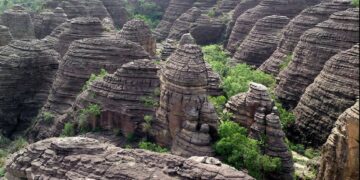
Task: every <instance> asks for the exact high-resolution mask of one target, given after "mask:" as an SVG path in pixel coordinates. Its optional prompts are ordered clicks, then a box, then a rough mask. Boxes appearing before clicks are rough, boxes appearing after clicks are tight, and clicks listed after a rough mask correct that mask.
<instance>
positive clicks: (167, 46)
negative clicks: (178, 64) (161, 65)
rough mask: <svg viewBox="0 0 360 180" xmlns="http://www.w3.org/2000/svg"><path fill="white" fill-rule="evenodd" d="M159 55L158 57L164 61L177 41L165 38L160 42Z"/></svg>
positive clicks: (174, 47)
mask: <svg viewBox="0 0 360 180" xmlns="http://www.w3.org/2000/svg"><path fill="white" fill-rule="evenodd" d="M162 46H163V47H162V49H161V55H160V58H161V60H163V61H166V60H167V58H168V57H170V55H171V54H172V53H173V52H174V51H175V50H176V47H177V41H176V40H173V39H166V40H165V41H164V42H163V43H162Z"/></svg>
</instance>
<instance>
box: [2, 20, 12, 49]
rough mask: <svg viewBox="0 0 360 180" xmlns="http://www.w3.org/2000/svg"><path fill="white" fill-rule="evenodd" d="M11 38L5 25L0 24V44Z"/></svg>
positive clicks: (9, 40) (7, 42)
mask: <svg viewBox="0 0 360 180" xmlns="http://www.w3.org/2000/svg"><path fill="white" fill-rule="evenodd" d="M12 40H13V37H12V35H11V33H10V31H9V28H8V27H6V26H2V25H0V46H6V45H8V44H9V43H10V42H11V41H12Z"/></svg>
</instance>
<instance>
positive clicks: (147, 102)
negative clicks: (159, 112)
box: [140, 96, 159, 108]
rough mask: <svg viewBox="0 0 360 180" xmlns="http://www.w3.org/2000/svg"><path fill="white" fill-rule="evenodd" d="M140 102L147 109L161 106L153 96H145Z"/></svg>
mask: <svg viewBox="0 0 360 180" xmlns="http://www.w3.org/2000/svg"><path fill="white" fill-rule="evenodd" d="M140 101H141V102H142V103H143V104H144V106H145V107H147V108H154V107H157V106H158V105H159V102H158V101H157V100H156V99H155V98H154V97H152V96H143V97H140Z"/></svg>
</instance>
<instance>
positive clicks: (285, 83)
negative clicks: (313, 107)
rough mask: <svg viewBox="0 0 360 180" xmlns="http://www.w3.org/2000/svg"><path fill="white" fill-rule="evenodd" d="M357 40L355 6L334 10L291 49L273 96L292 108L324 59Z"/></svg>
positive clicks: (357, 30)
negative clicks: (292, 51) (353, 7)
mask: <svg viewBox="0 0 360 180" xmlns="http://www.w3.org/2000/svg"><path fill="white" fill-rule="evenodd" d="M358 42H359V9H358V8H356V9H348V10H346V11H341V12H337V13H334V14H333V15H331V17H330V19H329V20H327V21H324V22H322V23H320V24H318V25H316V27H315V28H312V29H310V30H308V31H306V32H305V33H304V34H303V35H302V36H301V38H300V42H299V43H298V45H297V46H296V48H295V50H294V58H293V60H292V61H291V62H290V64H289V65H288V67H287V68H286V69H285V70H284V71H282V72H281V73H280V74H279V76H278V78H279V82H278V86H277V87H276V89H275V94H276V96H277V97H278V98H279V99H280V100H281V101H282V103H283V104H284V105H285V107H287V108H293V107H295V106H296V104H297V103H298V101H299V99H300V97H301V95H302V94H303V93H304V92H305V89H306V87H308V86H309V85H310V84H311V83H312V82H313V81H314V79H315V78H316V76H317V75H318V74H319V73H320V71H321V70H322V69H323V67H324V64H325V63H326V61H327V60H329V59H330V58H331V56H333V55H335V54H337V53H339V52H340V51H343V50H347V49H350V48H351V47H352V46H353V45H355V44H356V43H358Z"/></svg>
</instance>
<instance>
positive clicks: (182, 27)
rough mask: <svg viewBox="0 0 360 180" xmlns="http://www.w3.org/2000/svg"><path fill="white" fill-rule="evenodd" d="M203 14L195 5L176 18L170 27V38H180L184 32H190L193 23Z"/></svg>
mask: <svg viewBox="0 0 360 180" xmlns="http://www.w3.org/2000/svg"><path fill="white" fill-rule="evenodd" d="M200 15H201V10H200V9H198V8H196V7H193V8H191V9H189V10H188V11H186V12H185V13H184V14H182V15H181V16H180V17H179V18H177V19H176V21H175V22H174V24H173V26H172V27H171V29H170V34H169V36H168V38H169V39H174V40H180V38H181V36H182V35H183V34H186V33H189V31H190V28H191V24H192V23H194V22H195V21H196V20H197V19H198V18H199V17H200Z"/></svg>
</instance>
